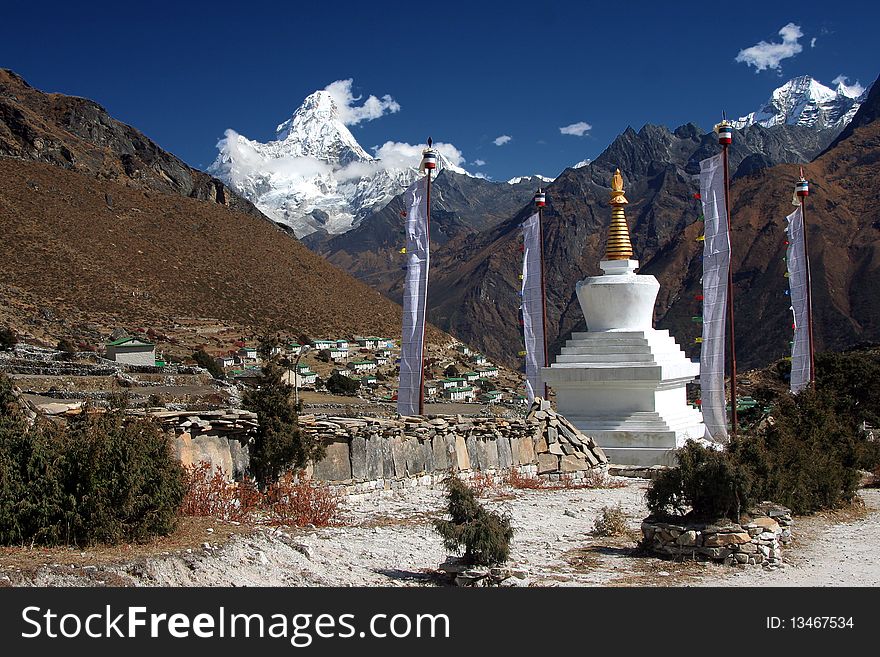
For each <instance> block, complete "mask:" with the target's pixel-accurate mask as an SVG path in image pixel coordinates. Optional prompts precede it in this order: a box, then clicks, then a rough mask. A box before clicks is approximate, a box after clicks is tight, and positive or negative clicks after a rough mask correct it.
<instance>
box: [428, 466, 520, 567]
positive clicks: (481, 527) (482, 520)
mask: <svg viewBox="0 0 880 657" xmlns="http://www.w3.org/2000/svg"><path fill="white" fill-rule="evenodd" d="M446 488H447V501H448V507H447V510H448V513H449V515H450V516H451V520H437V521H435V523H434V528H435V529H436V531H437V533H439V534H440V536H442V537H443V544H444V545H445V547H446V549H447V550H450V551H452V552H455V553H460V552H462V550H463V551H464V554H463V558H464V560H465V562H467V563H470V564H474V565H479V566H490V565H493V564H497V563H504V562H505V561H507V559H508V557H509V556H510V539H511V538H513V529H512V528H511V526H510V519H509V518H506V517H502V516H501V515H499V514H498V513H495V512H489V511H486V509H485V508H483V506H482V505H481V504H480V503H479V502H477V498H476V496H475V495H474V491H472V490H471V489H470V488H469V487H468V486H467V485H466V484H465V483H464V482H463V481H462V480H461V479H459V478H458V477H455V476H451V477H450V478H449V479H448V480H447V482H446Z"/></svg>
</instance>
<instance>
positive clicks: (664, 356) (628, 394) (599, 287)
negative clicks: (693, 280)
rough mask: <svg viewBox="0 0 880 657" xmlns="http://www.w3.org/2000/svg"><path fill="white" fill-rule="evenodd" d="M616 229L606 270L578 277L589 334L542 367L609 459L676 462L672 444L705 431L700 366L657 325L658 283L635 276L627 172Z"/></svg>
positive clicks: (618, 187)
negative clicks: (689, 389)
mask: <svg viewBox="0 0 880 657" xmlns="http://www.w3.org/2000/svg"><path fill="white" fill-rule="evenodd" d="M611 189H612V191H611V205H612V215H611V227H610V229H609V232H608V242H607V245H606V250H605V258H604V259H603V260H602V261H601V262H600V263H599V266H600V267H601V269H602V271H603V272H605V273H604V274H603V275H602V276H592V277H590V278H586V279H584V280H582V281H580V282H578V284H577V287H576V291H577V296H578V301H579V302H580V305H581V310H582V311H583V313H584V317H585V319H586V320H587V329H588V331H587V332H586V333H573V334H572V336H571V339H570V340H568V341H567V342H566V344H565V346H564V347H563V348H562V353H561V354H560V355H559V356H558V357H557V358H556V361H555V362H554V363H553V364H552V365H551V366H550V367H545V368H543V369H542V374H543V379H544V381H545V382H546V383H547V384H548V385H549V386H551V387H552V388H553V389H554V390H555V391H556V404H557V407H558V410H559V412H560V413H562V414H563V415H565V417H566V418H568V420H569V421H571V422H572V423H573V424H574V425H575V426H577V428H578V429H580V430H581V431H583V432H584V433H586V434H587V435H589V436H592V437H593V438H595V440H596V442H597V443H598V444H599V445H600V446H601V447H602V449H603V450H604V451H605V453H606V454H607V455H608V459H609V461H610V462H611V463H619V464H630V465H646V466H649V465H671V464H673V462H674V456H673V454H672V452H673V450H675V449H676V448H678V447H681V446H683V445H684V443H685V442H686V441H687V440H688V439H689V438H694V439H701V438H702V437H703V433H704V428H703V416H702V414H701V413H700V412H699V411H697V410H695V409H694V408H693V407H691V406H690V405H688V403H687V396H686V389H685V386H686V385H687V384H688V383H689V382H690V381H693V380H694V378H695V377H696V376H698V375H699V372H700V366H699V364H698V363H694V362H693V361H691V360H690V359H689V358H687V357H686V356H685V355H684V352H683V351H682V350H681V348H680V347H679V346H678V344H676V342H675V339H674V338H673V337H672V336H670V335H669V331H665V330H664V331H658V330H656V329H654V327H653V314H654V301H655V300H656V298H657V293H658V292H659V291H660V284H659V283H658V282H657V279H656V278H654V277H653V276H646V275H643V274H636V269H637V268H638V266H639V261H638V260H634V259H633V258H632V255H633V252H632V244H631V243H630V238H629V230H628V229H627V225H626V218H625V216H624V210H623V206H624V205H625V204H626V203H627V200H626V198H625V197H624V195H623V178H622V176H621V175H620V171H619V170H618V171H617V172H616V173H615V174H614V178H613V180H612V184H611Z"/></svg>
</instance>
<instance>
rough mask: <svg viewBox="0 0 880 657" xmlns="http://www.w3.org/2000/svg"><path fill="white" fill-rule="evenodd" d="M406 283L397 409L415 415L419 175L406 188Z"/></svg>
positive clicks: (422, 253) (424, 203)
mask: <svg viewBox="0 0 880 657" xmlns="http://www.w3.org/2000/svg"><path fill="white" fill-rule="evenodd" d="M404 204H405V207H406V209H407V215H406V264H407V268H406V284H405V285H404V289H403V331H402V335H401V340H400V382H399V386H398V389H397V412H398V413H400V414H401V415H417V414H418V412H419V401H420V400H421V398H422V363H423V360H424V352H425V305H426V302H427V298H428V264H429V260H430V253H429V246H428V179H427V177H423V178H419V179H418V180H416V181H415V182H414V183H413V184H412V185H410V186H409V188H407V190H406V195H405V196H404Z"/></svg>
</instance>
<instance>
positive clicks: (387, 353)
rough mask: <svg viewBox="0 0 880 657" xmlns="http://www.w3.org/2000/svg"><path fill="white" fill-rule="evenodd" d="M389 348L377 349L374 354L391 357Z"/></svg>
mask: <svg viewBox="0 0 880 657" xmlns="http://www.w3.org/2000/svg"><path fill="white" fill-rule="evenodd" d="M391 354H392V352H391V350H390V349H377V350H376V356H378V357H379V358H391Z"/></svg>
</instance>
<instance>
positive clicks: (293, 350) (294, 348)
mask: <svg viewBox="0 0 880 657" xmlns="http://www.w3.org/2000/svg"><path fill="white" fill-rule="evenodd" d="M301 351H302V345H301V344H300V343H299V342H291V343H290V344H288V345H287V353H288V354H289V355H291V356H298V355H299V352H301Z"/></svg>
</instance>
